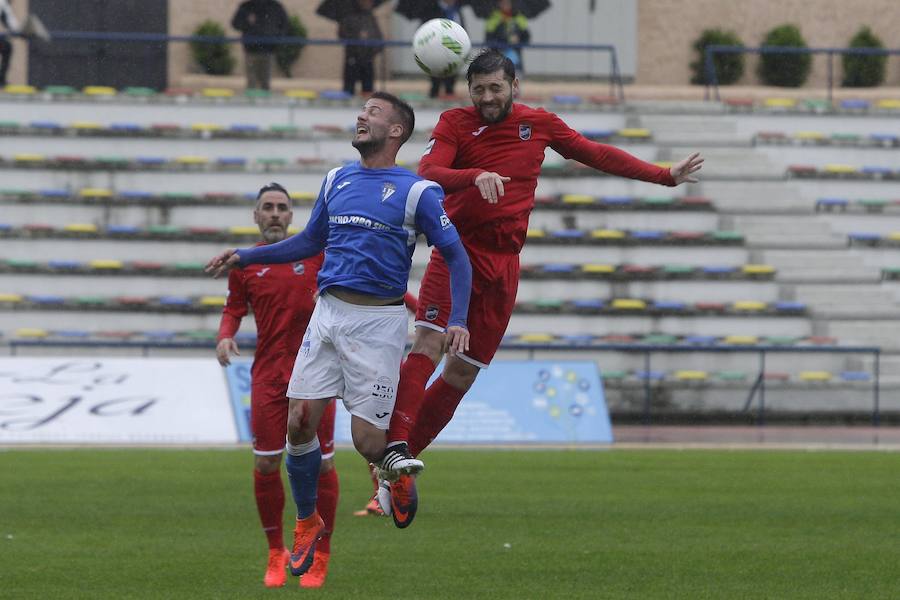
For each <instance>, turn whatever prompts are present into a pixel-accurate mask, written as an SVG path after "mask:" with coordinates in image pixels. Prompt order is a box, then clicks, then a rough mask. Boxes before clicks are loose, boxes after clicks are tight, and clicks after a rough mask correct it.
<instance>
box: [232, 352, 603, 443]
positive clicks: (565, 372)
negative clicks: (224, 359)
mask: <svg viewBox="0 0 900 600" xmlns="http://www.w3.org/2000/svg"><path fill="white" fill-rule="evenodd" d="M437 373H440V368H439V369H438V371H437V372H436V375H435V377H436V376H437ZM226 376H227V379H228V389H229V391H230V394H231V403H232V407H233V408H234V412H235V419H236V421H237V427H238V432H239V434H240V436H241V440H242V441H250V437H251V436H250V427H249V422H250V361H234V362H232V364H231V366H229V367H228V368H227V369H226ZM335 441H337V442H338V443H349V442H350V441H351V439H350V417H349V415H348V414H347V412H346V411H345V410H343V409H338V411H337V419H336V422H335ZM612 441H613V437H612V427H611V425H610V421H609V413H608V412H607V408H606V400H605V398H604V395H603V385H602V383H601V380H600V376H599V373H598V371H597V365H596V364H595V363H594V362H592V361H572V360H567V361H539V360H531V361H496V362H494V363H492V364H491V367H490V368H489V369H485V370H484V371H482V372H481V374H479V375H478V379H476V380H475V385H473V386H472V389H471V390H469V392H468V393H467V394H466V396H465V398H464V399H463V401H462V403H461V404H460V405H459V408H458V409H457V410H456V414H455V415H454V417H453V420H452V421H451V422H450V424H449V425H448V426H447V428H446V429H445V430H444V431H443V432H442V433H441V435H440V438H438V441H437V442H436V443H441V442H448V443H528V442H533V443H612Z"/></svg>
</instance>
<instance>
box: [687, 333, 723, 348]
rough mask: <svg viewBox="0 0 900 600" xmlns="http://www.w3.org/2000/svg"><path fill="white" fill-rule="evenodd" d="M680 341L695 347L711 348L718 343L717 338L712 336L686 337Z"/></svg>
mask: <svg viewBox="0 0 900 600" xmlns="http://www.w3.org/2000/svg"><path fill="white" fill-rule="evenodd" d="M681 341H682V342H684V343H685V344H692V345H696V346H712V345H714V344H715V343H716V342H717V341H718V338H717V337H716V336H714V335H688V336H685V337H684V339H682V340H681Z"/></svg>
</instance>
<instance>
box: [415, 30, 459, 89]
mask: <svg viewBox="0 0 900 600" xmlns="http://www.w3.org/2000/svg"><path fill="white" fill-rule="evenodd" d="M471 49H472V42H470V41H469V34H468V33H466V30H465V29H463V28H462V26H461V25H460V24H459V23H457V22H455V21H451V20H450V19H431V20H430V21H426V22H424V23H422V26H421V27H419V28H418V29H417V30H416V34H415V35H414V36H413V54H414V56H415V58H416V64H417V65H419V68H420V69H422V70H423V71H425V73H427V74H428V75H430V76H432V77H450V76H451V75H455V74H456V72H457V71H459V68H460V67H461V66H462V65H463V63H465V62H466V58H467V57H468V56H469V50H471Z"/></svg>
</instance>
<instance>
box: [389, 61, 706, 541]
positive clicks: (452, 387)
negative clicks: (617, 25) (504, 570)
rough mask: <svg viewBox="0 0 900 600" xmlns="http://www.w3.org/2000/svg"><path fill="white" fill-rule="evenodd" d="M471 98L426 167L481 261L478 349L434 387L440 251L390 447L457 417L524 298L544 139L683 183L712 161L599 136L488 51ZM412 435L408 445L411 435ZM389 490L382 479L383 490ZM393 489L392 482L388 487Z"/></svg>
mask: <svg viewBox="0 0 900 600" xmlns="http://www.w3.org/2000/svg"><path fill="white" fill-rule="evenodd" d="M466 79H467V80H468V82H469V95H470V96H471V98H472V104H473V106H470V107H466V108H455V109H451V110H448V111H445V112H444V113H443V114H442V115H441V118H440V120H439V121H438V124H437V126H436V127H435V128H434V133H433V135H432V138H431V140H430V141H429V142H428V144H427V146H426V147H425V153H424V155H423V156H422V160H421V161H420V163H419V175H421V176H422V177H424V178H426V179H430V180H432V181H435V182H437V183H439V184H440V185H441V187H443V188H444V192H445V193H446V198H445V200H444V206H445V208H446V211H447V215H448V216H449V217H450V219H451V220H452V221H453V223H454V224H455V225H456V227H457V230H458V231H459V235H460V238H462V242H463V245H464V246H465V248H466V250H467V251H468V254H469V259H470V261H471V263H472V295H471V301H470V304H469V316H468V323H469V329H470V331H472V332H473V333H477V335H473V336H472V340H471V342H470V348H469V350H468V351H467V352H465V353H463V354H458V355H457V356H455V357H448V358H447V361H446V363H445V364H444V369H443V372H442V374H441V375H440V377H438V379H436V380H435V381H434V383H432V384H431V386H429V387H428V389H427V391H426V390H425V385H426V383H427V382H428V380H429V378H430V377H431V375H432V374H433V373H434V370H435V368H436V366H437V364H438V363H439V362H440V360H441V357H442V355H443V345H444V334H443V331H444V327H445V326H446V322H447V315H448V314H449V311H450V291H449V280H448V275H447V266H446V265H445V264H444V262H443V260H442V259H441V257H440V256H439V255H437V254H435V253H432V256H431V260H430V262H429V264H428V267H427V269H426V271H425V276H424V278H423V279H422V285H421V287H420V289H419V307H418V311H417V313H416V321H415V324H416V337H415V342H414V343H413V347H412V349H411V351H410V353H409V356H408V357H407V359H406V362H405V363H404V364H403V367H402V369H401V376H400V384H399V389H398V394H397V402H396V405H395V407H394V414H393V416H392V418H391V424H390V429H389V430H388V438H387V439H388V448H392V449H394V450H395V451H399V452H404V451H405V452H407V453H409V454H411V455H412V456H416V455H418V454H419V453H420V452H421V451H422V450H424V449H425V447H426V446H428V444H430V443H431V441H432V440H433V439H434V438H435V437H436V436H437V435H438V433H439V432H440V431H441V430H442V429H443V428H444V427H445V426H446V425H447V423H449V422H450V419H451V418H452V416H453V413H454V411H455V410H456V407H457V405H458V404H459V402H460V401H461V400H462V397H463V395H464V394H465V393H466V391H468V389H469V388H470V387H471V386H472V384H473V383H474V382H475V378H476V376H477V375H478V371H479V370H480V369H483V368H486V367H487V366H488V365H489V364H490V362H491V359H492V358H493V357H494V353H495V352H496V351H497V347H498V346H499V345H500V341H501V340H502V339H503V335H504V334H505V332H506V326H507V324H508V323H509V319H510V317H511V315H512V311H513V307H514V306H515V302H516V290H517V288H518V283H519V252H520V250H521V249H522V246H523V245H524V243H525V235H526V231H527V229H528V217H529V215H530V214H531V210H532V208H533V207H534V192H535V188H536V187H537V178H538V175H539V174H540V169H541V163H543V161H544V149H545V148H547V147H548V146H549V147H550V148H552V149H553V150H555V151H556V152H558V153H559V154H561V155H562V156H563V157H565V158H569V159H575V160H578V161H579V162H582V163H584V164H585V165H588V166H590V167H593V168H595V169H597V170H600V171H604V172H606V173H609V174H611V175H618V176H621V177H628V178H630V179H639V180H642V181H648V182H652V183H657V184H660V185H667V186H676V185H678V184H680V183H684V182H694V181H697V180H696V179H695V178H694V177H693V176H692V175H693V173H694V172H696V171H697V170H699V169H700V167H701V166H702V163H703V159H702V158H700V156H699V154H696V153H695V154H692V155H690V156H689V157H687V158H685V159H684V160H682V161H680V162H678V163H676V164H675V165H674V166H672V167H671V168H670V169H666V168H662V167H659V166H656V165H653V164H651V163H647V162H644V161H642V160H639V159H638V158H635V157H634V156H632V155H630V154H628V153H627V152H624V151H622V150H619V149H617V148H615V147H613V146H609V145H605V144H599V143H596V142H592V141H590V140H588V139H587V138H585V137H584V136H582V135H581V134H580V133H578V132H577V131H575V130H573V129H571V128H570V127H569V126H568V125H566V124H565V123H564V122H563V121H562V120H561V119H560V118H559V117H557V116H556V115H555V114H553V113H550V112H547V111H545V110H543V109H535V108H531V107H529V106H526V105H524V104H519V103H514V102H513V98H514V96H515V95H516V92H517V90H518V85H519V82H518V79H516V75H515V68H514V66H513V64H512V62H511V61H510V60H509V59H508V58H507V57H505V56H504V55H503V54H502V53H500V52H499V51H497V50H492V49H488V50H484V51H483V52H482V53H481V54H480V55H479V56H478V57H477V58H476V59H475V60H474V61H473V62H472V63H471V65H470V66H469V69H468V72H467V74H466ZM406 443H408V447H403V444H406ZM383 489H385V488H383ZM385 492H386V489H385ZM380 501H381V504H382V507H383V508H384V509H385V511H386V512H387V511H391V512H392V514H393V517H394V523H395V524H396V525H397V526H398V527H401V528H402V527H406V526H408V525H409V524H410V523H411V522H412V519H413V517H414V516H415V511H416V508H417V505H418V495H417V492H416V488H415V479H414V478H413V477H411V476H407V475H404V476H401V477H400V479H399V480H398V481H396V482H395V483H392V484H391V485H390V499H389V500H388V498H387V493H383V494H381V496H380Z"/></svg>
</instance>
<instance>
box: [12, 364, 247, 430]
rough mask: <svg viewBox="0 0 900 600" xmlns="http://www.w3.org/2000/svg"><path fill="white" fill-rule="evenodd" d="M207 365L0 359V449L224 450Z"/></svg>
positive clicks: (213, 376) (217, 382)
mask: <svg viewBox="0 0 900 600" xmlns="http://www.w3.org/2000/svg"><path fill="white" fill-rule="evenodd" d="M237 441H238V433H237V428H236V426H235V420H234V413H233V411H232V410H231V406H230V402H229V396H228V388H227V386H226V382H225V377H224V376H223V374H222V368H221V367H220V366H219V365H218V364H217V363H216V361H215V360H213V359H189V358H188V359H185V358H178V359H165V358H154V359H146V358H131V359H129V358H0V444H4V443H51V444H52V443H92V444H176V445H177V444H231V443H236V442H237Z"/></svg>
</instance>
